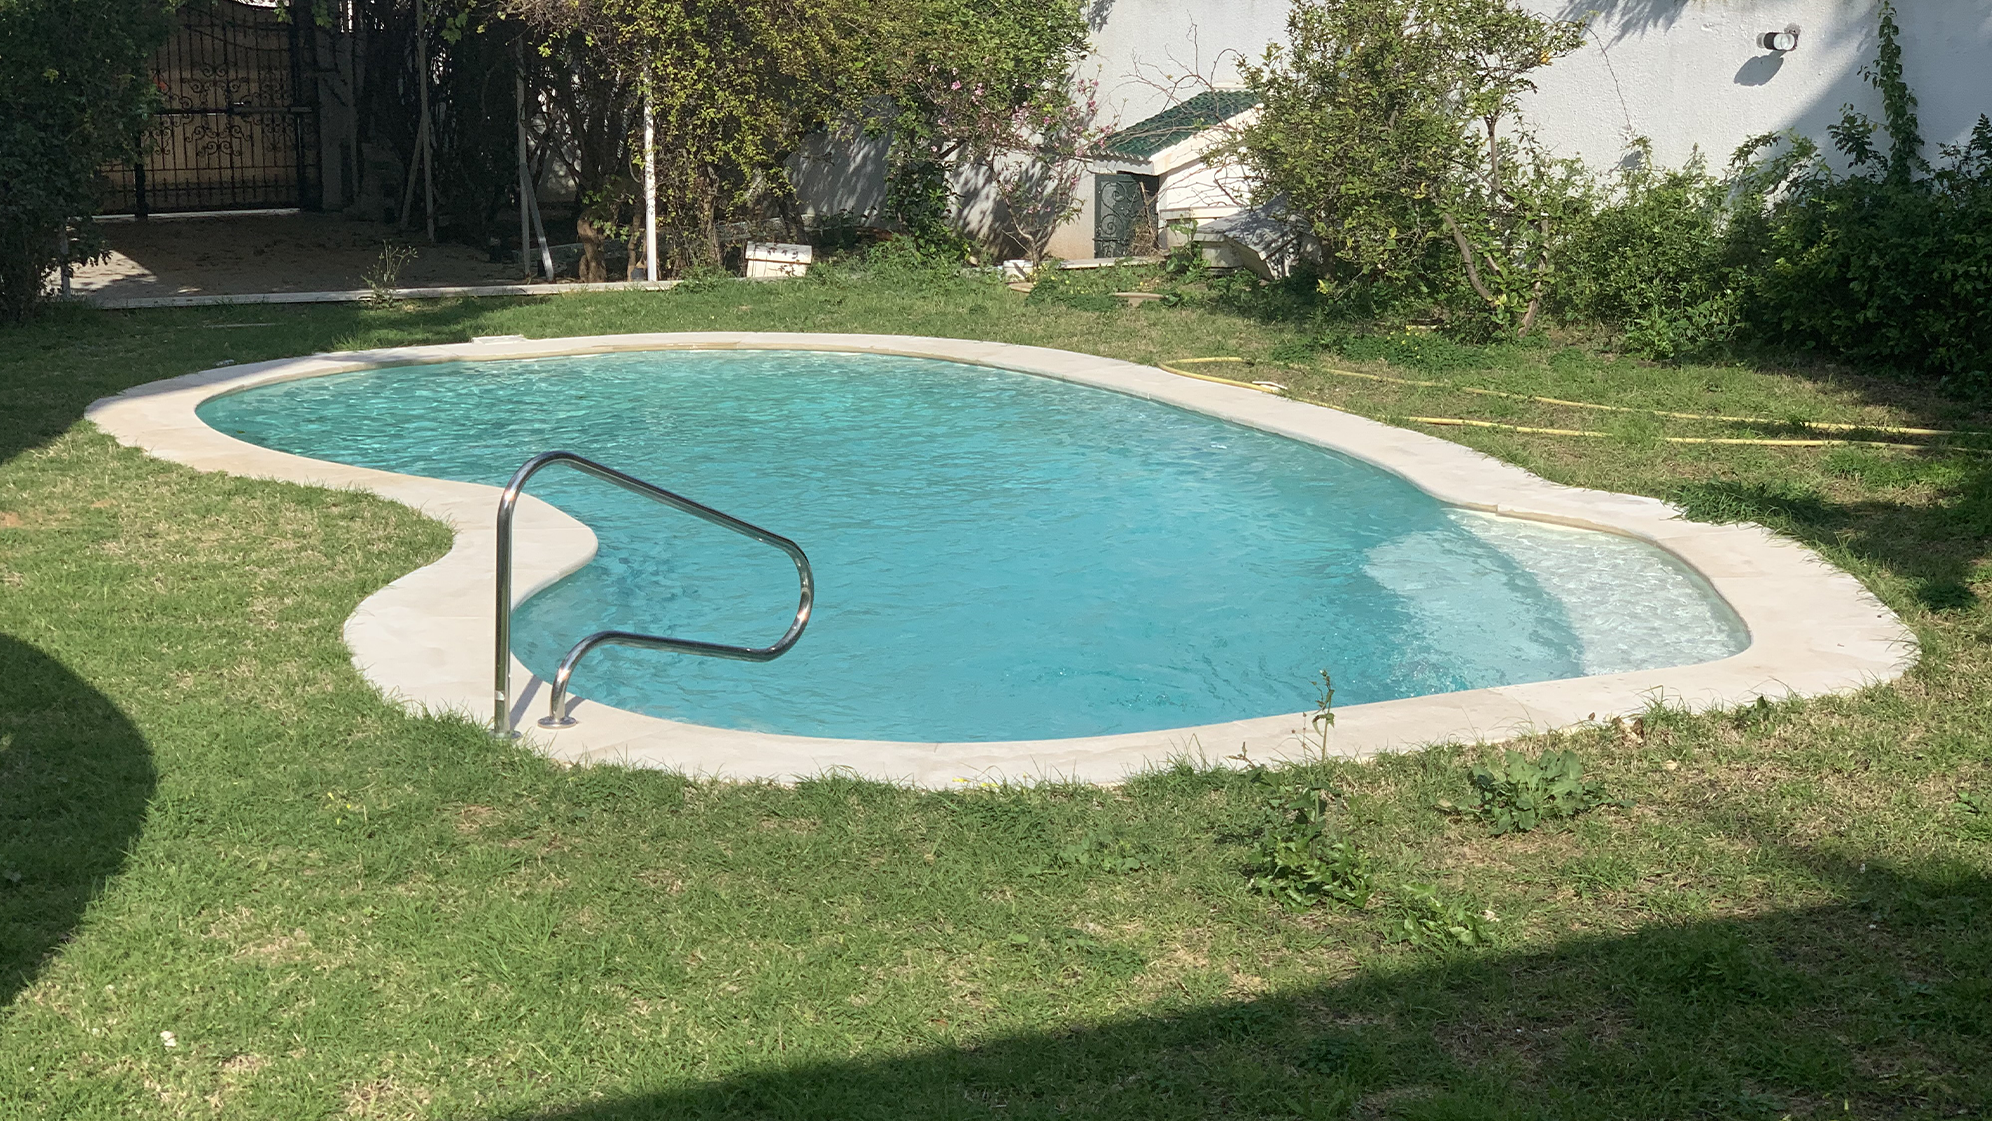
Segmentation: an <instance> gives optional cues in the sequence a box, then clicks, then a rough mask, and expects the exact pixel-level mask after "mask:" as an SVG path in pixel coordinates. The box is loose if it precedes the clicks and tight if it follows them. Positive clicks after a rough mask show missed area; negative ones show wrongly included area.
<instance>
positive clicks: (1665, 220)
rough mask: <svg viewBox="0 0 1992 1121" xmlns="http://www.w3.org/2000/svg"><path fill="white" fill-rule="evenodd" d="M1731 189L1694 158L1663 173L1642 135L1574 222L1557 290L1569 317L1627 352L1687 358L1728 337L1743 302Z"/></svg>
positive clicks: (1559, 307) (1558, 302)
mask: <svg viewBox="0 0 1992 1121" xmlns="http://www.w3.org/2000/svg"><path fill="white" fill-rule="evenodd" d="M1729 190H1730V189H1729V186H1728V184H1726V183H1725V182H1723V181H1722V180H1721V179H1718V178H1716V177H1715V176H1713V175H1711V174H1709V173H1708V170H1707V168H1706V167H1705V166H1704V164H1703V162H1702V160H1701V157H1700V156H1699V155H1696V156H1695V157H1694V158H1693V159H1691V160H1690V161H1689V162H1688V164H1687V166H1685V167H1681V168H1675V169H1658V168H1655V167H1654V166H1653V162H1652V147H1651V145H1650V144H1649V143H1648V142H1647V141H1646V140H1645V139H1643V138H1642V139H1640V140H1639V141H1637V142H1636V143H1635V145H1634V149H1633V152H1632V155H1631V158H1630V160H1629V161H1628V163H1627V164H1626V165H1625V166H1623V167H1622V168H1621V169H1620V170H1619V172H1618V175H1617V177H1616V178H1615V179H1614V181H1613V182H1612V183H1611V184H1610V185H1609V186H1608V187H1607V188H1606V190H1605V191H1604V192H1603V194H1602V196H1601V197H1600V198H1599V199H1598V200H1597V206H1596V208H1595V209H1594V210H1592V211H1591V212H1590V213H1589V214H1588V215H1586V216H1585V217H1584V218H1583V219H1582V220H1581V221H1578V222H1576V223H1574V224H1573V229H1572V232H1571V236H1570V238H1569V241H1568V242H1567V244H1566V245H1565V246H1564V248H1563V254H1562V264H1563V268H1562V270H1561V271H1560V273H1559V275H1558V283H1557V286H1556V291H1555V301H1556V306H1557V311H1558V313H1559V314H1560V315H1561V317H1562V318H1563V319H1565V320H1577V321H1585V322H1591V323H1597V324H1600V325H1602V326H1605V327H1607V328H1610V329H1611V330H1613V331H1615V332H1617V333H1618V334H1619V335H1620V336H1621V337H1623V338H1624V340H1625V343H1626V347H1627V349H1629V350H1631V351H1633V352H1634V353H1638V354H1644V355H1647V356H1649V357H1653V358H1660V359H1675V358H1683V357H1688V356H1691V355H1694V354H1698V353H1702V352H1706V351H1709V350H1712V349H1715V348H1718V347H1720V346H1722V345H1724V344H1726V343H1728V342H1729V341H1730V339H1731V338H1732V337H1733V336H1734V335H1735V332H1736V327H1737V316H1738V304H1739V300H1740V289H1739V285H1740V282H1741V277H1740V276H1739V275H1738V269H1737V266H1736V262H1735V261H1734V260H1733V258H1734V256H1735V252H1734V250H1733V248H1732V246H1731V244H1730V241H1729V238H1728V231H1729V225H1730V222H1729V216H1730V215H1729V205H1728V200H1729Z"/></svg>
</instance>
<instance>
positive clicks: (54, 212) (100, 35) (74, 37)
mask: <svg viewBox="0 0 1992 1121" xmlns="http://www.w3.org/2000/svg"><path fill="white" fill-rule="evenodd" d="M170 7H171V5H170V4H168V3H166V2H165V0H0V322H4V321H7V320H13V319H19V318H20V317H21V316H23V315H25V314H27V313H28V311H29V310H30V309H32V308H33V307H34V305H35V304H36V303H38V302H39V301H40V300H41V299H42V298H43V295H44V291H45V286H46V284H47V279H48V274H49V272H50V270H52V269H53V268H55V265H56V261H57V255H58V249H57V238H58V236H59V234H60V232H61V230H62V227H63V224H64V223H65V222H66V221H68V220H69V219H71V218H82V219H84V220H85V225H84V226H83V228H82V229H81V231H80V234H81V241H80V244H79V245H78V246H77V247H76V248H74V249H72V251H71V255H72V257H76V256H85V257H87V256H88V255H90V253H91V252H92V250H93V248H94V245H95V238H94V232H93V231H92V230H91V229H90V227H89V226H88V224H87V219H88V217H89V216H90V215H91V214H94V213H95V212H96V210H97V205H98V200H97V190H98V180H97V169H98V168H99V167H101V166H103V165H104V164H105V163H108V162H110V161H112V160H115V159H117V158H119V157H121V156H125V155H129V154H130V153H131V152H132V150H133V149H134V147H135V146H136V144H137V142H138V137H139V134H140V132H141V130H142V129H143V128H144V127H145V124H146V121H147V117H148V114H149V112H150V110H151V108H152V102H153V98H154V97H155V96H156V94H155V92H154V91H153V88H152V85H151V83H149V82H147V81H146V80H145V75H144V73H143V70H144V67H145V63H146V60H147V59H148V58H149V57H150V56H151V54H152V52H153V51H154V50H155V49H156V48H157V47H158V45H159V44H160V43H162V42H164V41H165V38H166V29H167V22H166V12H167V10H168V9H169V8H170Z"/></svg>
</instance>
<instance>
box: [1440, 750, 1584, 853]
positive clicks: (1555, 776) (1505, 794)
mask: <svg viewBox="0 0 1992 1121" xmlns="http://www.w3.org/2000/svg"><path fill="white" fill-rule="evenodd" d="M1468 777H1469V779H1470V780H1471V781H1472V783H1473V798H1474V804H1473V806H1472V807H1471V812H1472V813H1474V814H1476V815H1477V816H1479V817H1481V818H1483V819H1485V820H1486V822H1487V824H1488V825H1489V827H1490V828H1491V829H1492V830H1493V832H1494V833H1495V834H1496V835H1497V836H1498V835H1499V834H1502V833H1527V832H1529V831H1530V830H1533V829H1535V828H1536V827H1537V826H1539V825H1542V824H1544V823H1545V822H1552V821H1564V820H1568V819H1570V818H1573V817H1576V816H1577V815H1578V814H1581V813H1584V812H1586V811H1589V810H1593V809H1596V808H1597V807H1599V806H1601V805H1605V804H1607V803H1606V800H1605V799H1604V797H1603V792H1604V787H1603V785H1602V784H1601V783H1597V782H1593V781H1589V780H1587V779H1585V777H1584V762H1583V760H1581V759H1579V758H1577V754H1576V752H1572V751H1545V752H1543V753H1542V757H1541V758H1539V759H1534V760H1531V759H1529V758H1528V757H1527V756H1524V755H1523V754H1522V753H1521V752H1519V751H1507V752H1504V753H1503V758H1502V761H1501V763H1500V764H1499V765H1497V766H1493V767H1475V768H1473V770H1472V771H1471V772H1469V775H1468Z"/></svg>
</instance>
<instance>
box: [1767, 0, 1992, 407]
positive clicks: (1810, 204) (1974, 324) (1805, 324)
mask: <svg viewBox="0 0 1992 1121" xmlns="http://www.w3.org/2000/svg"><path fill="white" fill-rule="evenodd" d="M1880 33H1881V34H1880V38H1881V43H1880V48H1879V53H1878V55H1877V57H1876V61H1875V63H1874V64H1873V65H1872V66H1870V67H1867V68H1866V69H1865V70H1863V71H1862V73H1863V75H1864V76H1865V77H1866V78H1867V79H1868V81H1869V82H1870V83H1872V84H1873V85H1874V86H1875V87H1876V88H1877V89H1878V90H1880V92H1881V99H1882V118H1883V119H1882V121H1881V123H1880V124H1878V125H1877V123H1876V122H1874V121H1872V120H1870V119H1868V118H1867V117H1865V116H1863V115H1862V114H1860V113H1856V112H1855V111H1854V110H1853V108H1852V107H1851V106H1849V107H1848V108H1847V109H1846V111H1845V112H1844V114H1843V115H1842V117H1841V120H1840V122H1839V123H1838V124H1837V125H1834V126H1833V127H1832V128H1831V129H1830V130H1829V132H1830V133H1831V137H1832V144H1833V147H1834V148H1835V149H1836V150H1837V151H1838V152H1839V153H1840V154H1841V155H1842V156H1843V157H1844V158H1845V160H1846V162H1847V163H1848V165H1849V170H1848V171H1847V173H1845V174H1840V173H1837V172H1835V171H1834V170H1833V167H1832V166H1831V164H1829V163H1828V162H1827V160H1826V159H1825V157H1824V155H1823V153H1822V152H1821V150H1820V148H1819V146H1818V144H1816V143H1815V142H1813V141H1811V140H1808V139H1805V138H1801V137H1793V136H1788V135H1786V136H1777V135H1773V136H1765V137H1759V138H1757V139H1756V140H1753V141H1751V142H1750V143H1749V144H1747V145H1745V146H1744V148H1743V150H1742V151H1740V152H1739V153H1738V157H1737V158H1738V163H1739V165H1740V168H1741V170H1740V171H1739V173H1738V176H1737V181H1736V182H1737V191H1738V208H1739V209H1738V213H1739V217H1740V219H1741V220H1740V221H1739V222H1738V223H1737V225H1736V228H1735V233H1736V236H1737V240H1738V242H1739V244H1742V245H1749V246H1751V247H1753V248H1754V249H1755V250H1756V252H1757V262H1756V267H1755V268H1754V270H1753V272H1754V276H1753V278H1752V284H1751V286H1750V289H1749V291H1748V295H1747V299H1746V302H1745V309H1744V313H1745V315H1746V317H1747V319H1748V321H1749V323H1750V326H1751V327H1752V328H1753V329H1754V331H1755V332H1756V333H1757V334H1758V335H1759V336H1760V337H1762V338H1764V339H1766V340H1768V341H1775V342H1780V343H1783V344H1786V345H1795V346H1801V347H1809V348H1816V349H1818V350H1822V351H1826V352H1829V353H1833V354H1837V355H1840V356H1843V357H1846V358H1850V359H1853V360H1855V361H1860V362H1867V363H1873V364H1877V365H1881V366H1886V367H1892V368H1896V369H1901V370H1905V371H1911V372H1923V373H1930V374H1936V375H1939V376H1946V377H1953V378H1957V379H1960V380H1962V381H1969V382H1976V383H1982V382H1983V381H1984V379H1985V377H1986V374H1987V371H1988V370H1992V121H1988V120H1987V119H1986V118H1985V117H1982V116H1981V117H1980V118H1979V121H1978V127H1977V128H1976V129H1974V130H1973V132H1972V135H1971V138H1970V140H1969V141H1968V142H1967V143H1965V144H1963V145H1945V146H1944V147H1943V148H1942V150H1941V152H1942V159H1943V163H1942V166H1941V167H1938V168H1936V169H1932V168H1931V167H1930V165H1929V164H1928V162H1927V161H1926V160H1925V159H1924V157H1923V154H1922V147H1923V141H1922V136H1921V133H1920V131H1919V129H1918V125H1917V120H1916V113H1915V106H1916V97H1915V94H1914V93H1912V92H1911V91H1910V88H1909V85H1908V83H1907V81H1906V79H1905V78H1904V76H1903V71H1902V51H1901V47H1900V45H1899V43H1898V42H1897V37H1898V35H1899V29H1898V28H1897V27H1896V24H1895V19H1894V6H1893V5H1892V4H1889V3H1886V2H1884V3H1883V4H1882V6H1881V23H1880ZM1881 135H1885V136H1886V138H1887V145H1886V148H1885V150H1884V148H1883V147H1881V146H1879V145H1878V143H1877V137H1878V136H1881Z"/></svg>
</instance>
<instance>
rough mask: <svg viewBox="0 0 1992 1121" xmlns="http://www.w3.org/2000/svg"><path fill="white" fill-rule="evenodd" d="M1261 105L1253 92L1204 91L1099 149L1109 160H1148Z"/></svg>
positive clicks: (1112, 137)
mask: <svg viewBox="0 0 1992 1121" xmlns="http://www.w3.org/2000/svg"><path fill="white" fill-rule="evenodd" d="M1258 103H1259V95H1258V94H1256V93H1253V92H1252V91H1251V90H1205V91H1204V92H1202V93H1200V94H1198V95H1196V96H1195V97H1192V98H1190V99H1189V100H1188V101H1185V102H1183V103H1182V104H1180V105H1171V106H1170V107H1168V108H1167V109H1164V110H1162V111H1161V112H1160V113H1157V114H1155V115H1154V116H1152V117H1150V118H1148V119H1147V120H1145V121H1137V122H1136V123H1134V124H1131V125H1129V126H1128V127H1126V128H1124V129H1121V130H1120V131H1118V132H1116V133H1113V134H1112V135H1110V136H1108V137H1107V138H1106V139H1105V140H1103V141H1101V142H1100V149H1101V151H1102V153H1103V154H1105V155H1106V156H1108V157H1110V158H1111V157H1119V158H1121V159H1125V160H1145V159H1147V158H1148V157H1150V156H1152V155H1154V154H1155V153H1157V152H1160V151H1161V150H1162V149H1164V148H1167V147H1169V146H1170V145H1172V144H1179V143H1181V142H1183V141H1185V140H1188V139H1189V138H1190V137H1192V136H1195V135H1196V134H1197V133H1199V132H1202V131H1203V130H1205V129H1207V128H1209V127H1210V126H1212V125H1216V124H1222V123H1224V122H1225V121H1228V120H1230V119H1231V118H1233V117H1235V116H1237V115H1238V114H1240V113H1243V112H1244V111H1245V110H1247V109H1250V108H1251V107H1252V106H1254V105H1257V104H1258Z"/></svg>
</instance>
